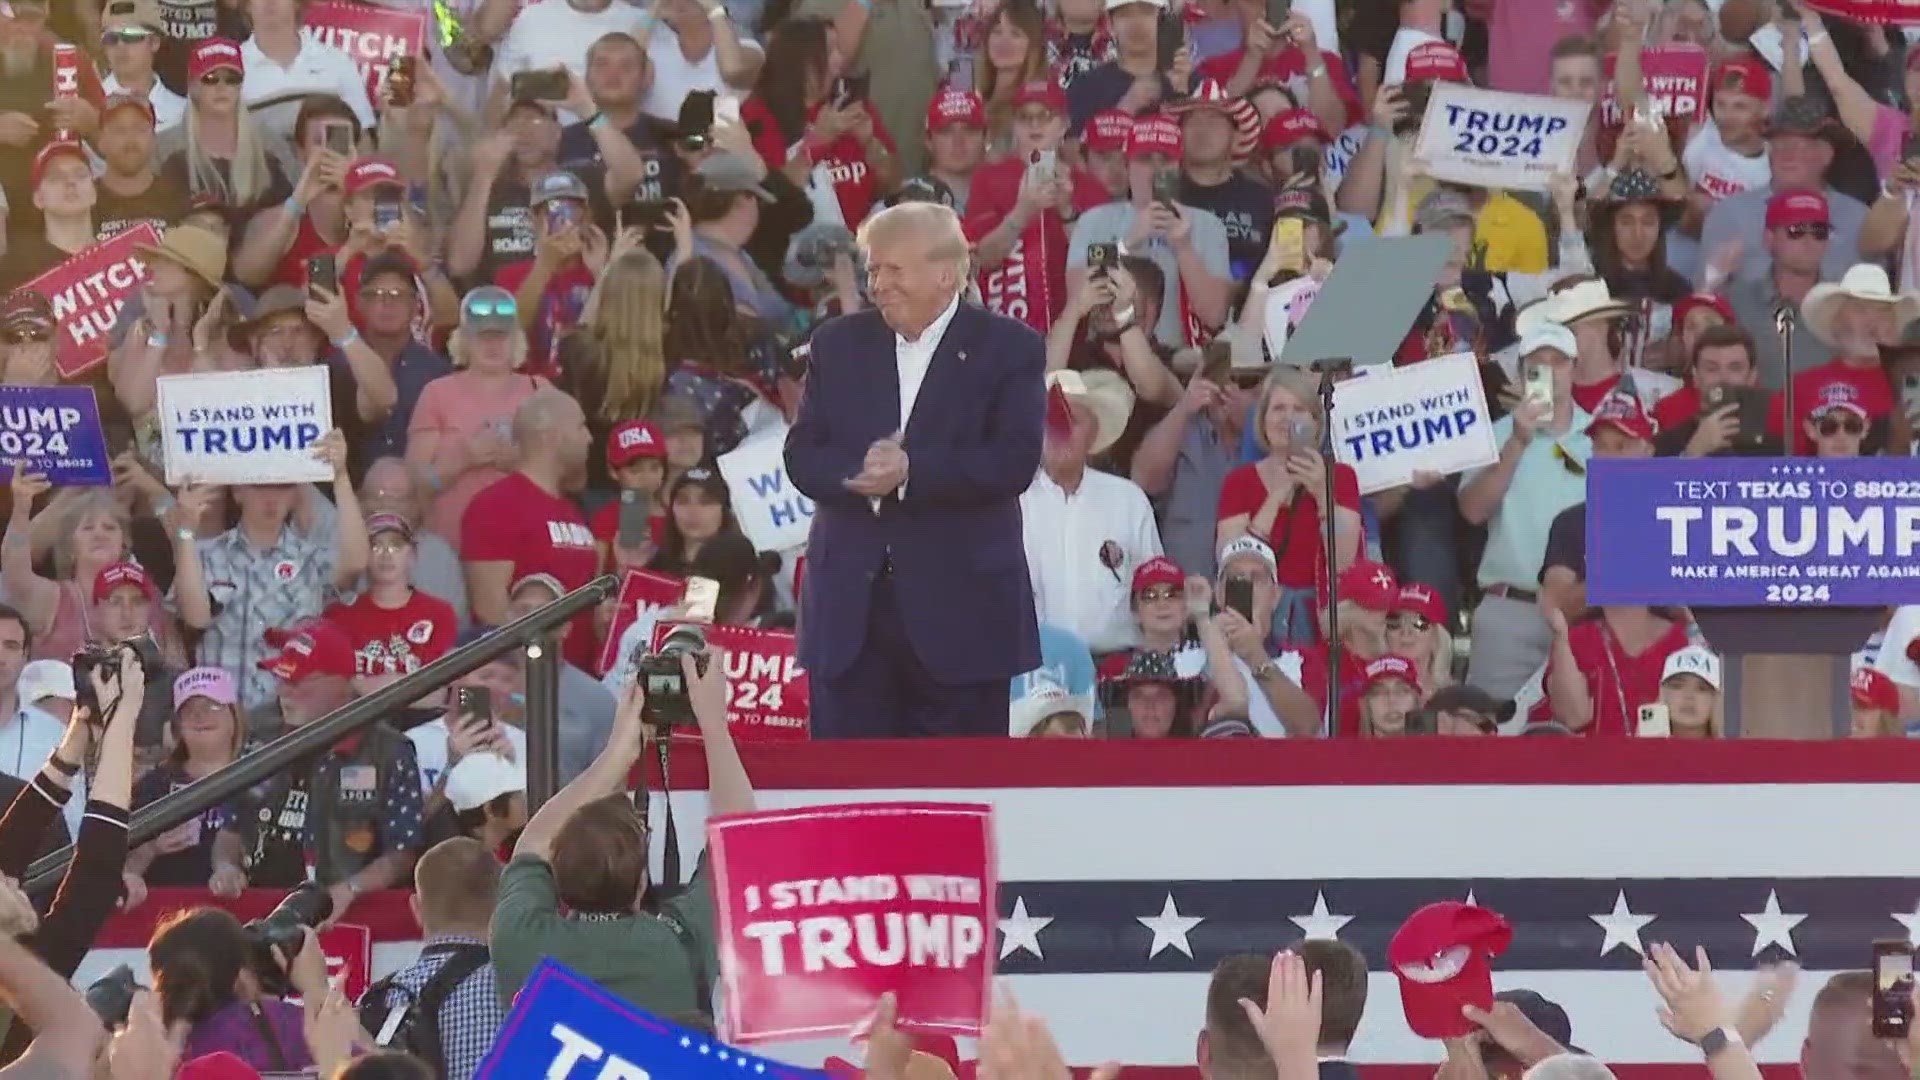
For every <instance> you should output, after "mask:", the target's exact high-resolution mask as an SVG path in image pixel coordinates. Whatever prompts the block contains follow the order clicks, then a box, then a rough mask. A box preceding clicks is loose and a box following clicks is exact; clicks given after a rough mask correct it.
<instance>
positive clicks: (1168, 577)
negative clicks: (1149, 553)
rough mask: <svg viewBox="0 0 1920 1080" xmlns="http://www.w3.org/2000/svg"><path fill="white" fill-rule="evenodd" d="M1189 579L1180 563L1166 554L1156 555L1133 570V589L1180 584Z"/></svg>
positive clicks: (1137, 590)
mask: <svg viewBox="0 0 1920 1080" xmlns="http://www.w3.org/2000/svg"><path fill="white" fill-rule="evenodd" d="M1186 580H1187V575H1186V574H1184V573H1182V572H1181V570H1180V565H1179V564H1178V563H1176V562H1174V561H1173V560H1172V559H1169V558H1167V557H1166V556H1165V555H1155V556H1154V557H1153V558H1151V559H1148V560H1147V561H1146V562H1143V563H1141V564H1140V565H1139V566H1137V567H1135V568H1134V571H1133V591H1134V592H1135V593H1138V592H1140V590H1142V589H1150V588H1152V587H1153V586H1155V585H1176V586H1177V585H1179V584H1181V583H1182V582H1184V581H1186Z"/></svg>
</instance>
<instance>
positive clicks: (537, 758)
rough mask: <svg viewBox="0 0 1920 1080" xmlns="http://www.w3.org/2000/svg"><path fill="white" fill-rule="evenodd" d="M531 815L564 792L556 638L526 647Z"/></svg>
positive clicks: (558, 652) (529, 803) (529, 806)
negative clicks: (561, 780)
mask: <svg viewBox="0 0 1920 1080" xmlns="http://www.w3.org/2000/svg"><path fill="white" fill-rule="evenodd" d="M526 653H527V664H526V668H527V672H526V674H527V717H526V723H527V812H528V813H532V812H533V811H535V810H538V809H540V807H541V805H542V804H544V803H545V802H546V801H547V800H548V799H551V798H553V793H554V792H556V791H558V790H560V647H559V645H558V644H557V643H556V641H555V638H554V636H553V635H549V636H547V637H545V638H536V639H535V640H533V641H529V642H527V644H526Z"/></svg>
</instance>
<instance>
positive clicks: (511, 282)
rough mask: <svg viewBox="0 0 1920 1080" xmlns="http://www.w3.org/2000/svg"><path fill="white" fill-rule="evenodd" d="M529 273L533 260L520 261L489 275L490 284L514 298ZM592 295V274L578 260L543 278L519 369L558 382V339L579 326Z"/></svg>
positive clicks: (508, 264)
mask: <svg viewBox="0 0 1920 1080" xmlns="http://www.w3.org/2000/svg"><path fill="white" fill-rule="evenodd" d="M531 273H533V260H532V259H521V260H519V261H518V262H510V263H507V264H506V265H504V266H502V267H500V268H499V269H498V270H496V271H494V273H493V283H494V284H495V285H498V286H500V287H501V288H503V289H505V290H507V291H508V292H510V293H514V294H515V295H518V294H519V292H520V286H522V285H524V284H526V281H527V275H528V274H531ZM591 292H593V271H591V270H589V269H587V264H586V263H585V262H583V261H582V260H580V259H573V260H570V261H569V262H568V263H567V264H566V265H565V266H562V267H561V268H560V270H559V272H558V273H556V274H554V275H553V276H552V277H551V278H548V279H547V288H546V291H545V292H542V293H541V294H540V310H539V311H537V312H535V313H534V322H533V328H532V329H531V330H529V331H528V333H527V363H526V366H525V367H523V368H522V369H521V370H522V371H525V372H526V373H527V374H529V375H541V376H544V377H546V378H547V379H550V380H554V381H558V379H559V377H560V339H561V338H563V337H566V336H567V331H569V330H571V329H573V328H574V327H575V326H577V325H579V323H580V313H581V312H582V311H584V310H586V307H587V295H588V294H589V293H591Z"/></svg>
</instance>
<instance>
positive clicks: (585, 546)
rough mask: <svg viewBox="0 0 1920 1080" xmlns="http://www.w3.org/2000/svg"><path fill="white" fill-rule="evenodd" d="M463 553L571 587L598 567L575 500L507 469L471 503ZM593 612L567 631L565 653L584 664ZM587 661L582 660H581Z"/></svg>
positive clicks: (588, 658)
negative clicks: (551, 577) (551, 579)
mask: <svg viewBox="0 0 1920 1080" xmlns="http://www.w3.org/2000/svg"><path fill="white" fill-rule="evenodd" d="M460 557H461V558H462V559H465V560H466V561H468V562H504V563H511V564H512V565H513V572H512V574H511V575H509V578H508V580H509V582H514V581H519V580H520V579H521V578H524V577H526V576H527V575H528V574H552V575H553V576H554V577H555V578H557V579H558V580H559V582H560V584H561V585H562V586H564V587H565V588H566V589H567V591H569V592H571V591H572V590H574V589H577V588H579V587H580V586H582V585H585V584H586V583H587V582H589V581H591V580H593V576H594V575H595V574H597V573H599V572H600V549H599V548H598V547H596V546H595V545H594V542H593V533H592V532H591V531H589V530H588V529H587V519H586V518H585V517H583V516H582V515H581V513H580V508H579V507H578V506H575V505H574V504H573V500H571V499H567V498H563V497H561V496H558V495H549V494H547V492H546V491H545V489H543V488H541V487H540V485H538V484H536V483H534V482H533V481H532V480H529V479H527V476H526V474H525V473H519V472H513V473H508V474H507V475H506V477H505V478H503V479H501V480H497V481H495V482H494V483H493V484H492V485H490V486H489V487H487V488H486V489H485V490H484V491H482V492H480V494H478V495H475V496H474V497H473V501H472V502H470V503H468V504H467V512H466V516H465V517H463V518H462V519H461V522H460ZM593 639H594V632H593V612H592V611H591V610H588V611H584V612H581V614H580V617H579V618H576V619H575V620H574V621H573V627H572V628H571V630H569V631H568V634H567V647H566V654H567V659H568V660H571V661H573V663H574V664H576V665H578V666H579V667H581V668H582V669H585V668H588V667H591V666H592V664H593V654H594V645H595V643H594V640H593ZM582 661H584V662H582Z"/></svg>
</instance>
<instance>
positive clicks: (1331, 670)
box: [1314, 360, 1352, 735]
mask: <svg viewBox="0 0 1920 1080" xmlns="http://www.w3.org/2000/svg"><path fill="white" fill-rule="evenodd" d="M1347 363H1348V364H1351V363H1352V361H1350V360H1349V361H1347ZM1341 366H1342V365H1341V363H1340V362H1339V361H1323V362H1321V363H1318V364H1315V365H1314V367H1316V368H1318V369H1319V370H1320V415H1321V417H1322V419H1321V421H1320V429H1321V431H1322V432H1324V433H1325V434H1324V436H1323V439H1322V447H1323V448H1324V449H1323V452H1322V453H1321V460H1322V462H1324V464H1325V468H1323V469H1322V470H1321V472H1322V473H1324V474H1325V477H1324V483H1322V485H1321V490H1320V491H1318V492H1316V493H1315V497H1316V498H1318V499H1319V500H1320V520H1321V521H1323V522H1325V524H1326V538H1325V544H1326V552H1325V553H1324V554H1325V558H1326V564H1327V718H1326V721H1325V723H1326V725H1327V732H1328V734H1330V735H1338V734H1339V733H1340V654H1341V651H1342V649H1341V645H1340V561H1339V554H1338V550H1337V549H1336V548H1335V546H1334V545H1335V543H1336V540H1337V537H1336V535H1335V532H1334V520H1333V519H1334V507H1335V506H1336V505H1337V504H1336V503H1335V502H1334V501H1333V474H1334V471H1335V470H1336V469H1338V468H1339V464H1338V463H1337V462H1335V461H1334V458H1333V386H1334V378H1333V376H1334V372H1335V371H1336V370H1337V369H1338V368H1339V367H1341Z"/></svg>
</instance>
